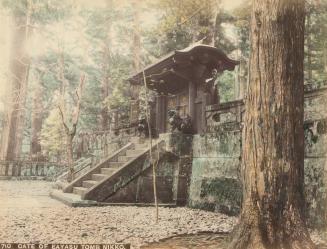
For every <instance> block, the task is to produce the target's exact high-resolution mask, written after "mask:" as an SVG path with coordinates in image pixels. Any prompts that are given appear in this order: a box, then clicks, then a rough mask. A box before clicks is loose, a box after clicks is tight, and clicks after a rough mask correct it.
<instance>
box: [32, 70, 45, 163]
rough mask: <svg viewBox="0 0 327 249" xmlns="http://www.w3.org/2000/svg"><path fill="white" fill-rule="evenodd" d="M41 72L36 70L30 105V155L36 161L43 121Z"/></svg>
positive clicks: (39, 148)
mask: <svg viewBox="0 0 327 249" xmlns="http://www.w3.org/2000/svg"><path fill="white" fill-rule="evenodd" d="M42 75H43V73H42V72H37V75H36V80H35V88H34V92H33V107H32V122H31V130H32V139H31V152H30V153H31V157H32V160H35V161H38V160H39V159H40V158H39V157H40V155H41V143H40V134H41V130H42V122H43V103H42V98H43V86H42V82H41V81H42Z"/></svg>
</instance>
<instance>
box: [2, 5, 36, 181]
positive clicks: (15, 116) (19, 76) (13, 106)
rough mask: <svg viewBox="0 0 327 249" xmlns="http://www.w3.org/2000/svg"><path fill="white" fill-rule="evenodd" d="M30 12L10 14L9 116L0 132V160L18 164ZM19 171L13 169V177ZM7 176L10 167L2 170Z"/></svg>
mask: <svg viewBox="0 0 327 249" xmlns="http://www.w3.org/2000/svg"><path fill="white" fill-rule="evenodd" d="M30 15H31V12H30V8H29V10H28V11H27V13H26V14H22V13H18V12H17V11H13V23H14V28H13V31H12V32H13V36H12V47H11V61H10V65H9V67H10V93H9V97H8V102H9V103H8V114H7V116H6V122H5V127H4V128H3V133H2V141H1V157H2V159H3V160H8V161H12V160H17V159H18V157H19V156H20V153H21V146H22V140H23V131H24V120H25V112H24V108H25V102H26V90H27V83H28V75H29V67H30V58H29V56H28V54H27V53H26V51H25V43H26V40H27V38H28V37H29V33H30V32H29V24H30ZM17 172H19V169H15V167H13V168H12V172H11V174H12V175H16V174H17ZM4 173H5V175H8V174H9V173H10V172H9V164H7V165H6V167H5V172H4Z"/></svg>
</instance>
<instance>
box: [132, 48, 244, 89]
mask: <svg viewBox="0 0 327 249" xmlns="http://www.w3.org/2000/svg"><path fill="white" fill-rule="evenodd" d="M201 64H202V65H205V66H206V67H207V68H208V69H209V70H211V69H213V68H217V69H218V70H220V71H224V70H229V71H232V70H234V68H235V66H236V65H238V64H239V61H236V60H232V59H230V58H228V57H227V55H226V54H225V53H224V52H223V51H222V50H221V49H218V48H216V47H213V46H209V45H203V44H200V45H199V44H196V45H191V46H189V47H187V48H185V49H182V50H176V51H174V52H172V53H170V54H168V55H166V56H164V57H163V58H161V59H159V60H158V61H157V62H155V63H153V64H151V65H149V66H147V67H145V68H144V69H143V70H142V71H140V72H138V73H136V74H135V75H132V76H131V77H129V78H128V81H129V82H130V83H131V84H140V83H141V82H143V71H144V73H145V76H146V79H147V80H148V79H149V82H151V81H152V82H159V81H165V79H175V78H179V79H180V80H181V81H182V82H183V81H184V82H185V81H188V79H187V76H189V77H190V78H192V76H191V75H188V73H187V71H189V72H192V70H193V69H194V65H201ZM181 72H182V73H181ZM149 87H151V86H149Z"/></svg>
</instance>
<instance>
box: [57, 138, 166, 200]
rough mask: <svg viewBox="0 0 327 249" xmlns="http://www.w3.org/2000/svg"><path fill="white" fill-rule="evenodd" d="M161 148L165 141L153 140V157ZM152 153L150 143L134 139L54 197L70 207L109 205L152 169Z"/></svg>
mask: <svg viewBox="0 0 327 249" xmlns="http://www.w3.org/2000/svg"><path fill="white" fill-rule="evenodd" d="M162 145H164V141H163V140H153V143H152V152H153V153H152V154H153V155H154V156H158V155H159V153H157V152H158V151H157V150H158V149H159V151H161V150H162V148H163V146H162ZM149 153H150V145H149V141H148V140H144V139H143V140H142V139H140V138H138V137H133V138H132V139H131V141H130V143H128V144H127V145H125V146H124V147H122V148H121V149H119V150H118V151H116V152H115V153H113V154H112V155H111V156H110V157H108V158H107V159H105V160H103V161H102V162H100V163H99V164H98V165H96V166H95V167H93V168H91V169H90V170H89V171H87V172H86V173H84V174H83V175H81V176H79V177H78V178H76V179H75V180H74V181H73V182H71V183H70V184H69V185H68V186H66V187H65V188H64V189H63V191H62V192H58V191H56V192H52V193H51V196H52V197H53V198H55V199H58V200H61V201H62V202H64V203H66V204H68V205H71V206H82V205H74V203H75V204H76V203H77V204H82V203H86V204H87V205H95V204H97V203H99V202H106V201H107V200H108V198H109V197H110V196H112V195H114V194H115V193H116V192H117V191H119V190H120V189H121V188H124V187H125V186H126V185H128V183H129V182H130V181H132V180H133V179H135V178H136V177H138V175H140V174H141V173H142V172H144V171H145V170H146V169H148V168H149V167H150V166H151V164H150V160H149ZM122 202H124V201H122Z"/></svg>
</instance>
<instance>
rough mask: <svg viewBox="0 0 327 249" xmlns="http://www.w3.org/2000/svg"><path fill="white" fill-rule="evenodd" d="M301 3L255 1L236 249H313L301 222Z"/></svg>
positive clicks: (302, 155) (302, 153)
mask: <svg viewBox="0 0 327 249" xmlns="http://www.w3.org/2000/svg"><path fill="white" fill-rule="evenodd" d="M304 16H305V12H304V1H302V0H266V1H260V0H254V1H253V9H252V22H251V56H250V83H249V88H248V92H247V98H246V114H245V121H244V131H243V132H244V133H243V136H244V138H243V141H244V142H243V143H242V144H243V155H242V174H243V186H244V187H243V198H244V199H243V208H242V212H241V218H240V224H239V225H238V226H237V228H236V229H235V231H234V232H235V233H234V238H233V241H232V244H231V246H230V248H233V249H245V248H251V249H254V248H255V249H261V248H262V249H263V248H264V249H266V248H269V249H286V248H287V249H295V248H296V249H302V248H303V249H304V248H305V249H311V248H314V245H313V243H312V241H311V239H310V236H309V233H308V231H307V229H306V225H305V221H304V210H303V208H304V206H305V205H304V196H303V184H304V172H303V171H304V134H303V132H304V131H303V100H304V97H303V96H304V93H303V59H304Z"/></svg>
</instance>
